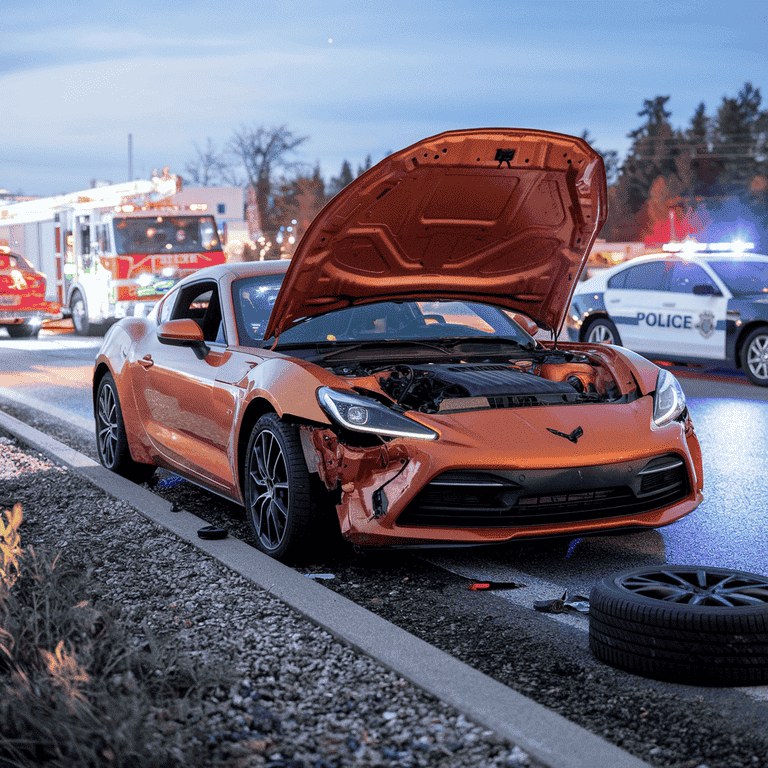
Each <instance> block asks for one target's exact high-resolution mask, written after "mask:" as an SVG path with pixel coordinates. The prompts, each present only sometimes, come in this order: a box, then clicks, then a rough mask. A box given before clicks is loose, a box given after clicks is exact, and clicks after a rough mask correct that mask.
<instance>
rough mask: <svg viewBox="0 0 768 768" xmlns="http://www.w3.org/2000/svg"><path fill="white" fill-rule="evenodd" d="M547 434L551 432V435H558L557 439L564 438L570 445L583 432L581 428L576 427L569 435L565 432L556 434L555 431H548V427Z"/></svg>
mask: <svg viewBox="0 0 768 768" xmlns="http://www.w3.org/2000/svg"><path fill="white" fill-rule="evenodd" d="M547 432H551V433H552V434H553V435H558V436H559V437H564V438H565V439H566V440H570V441H571V442H572V443H575V442H576V441H577V440H578V439H579V438H580V437H581V436H582V435H583V434H584V430H583V429H582V428H581V427H576V429H574V430H573V432H571V434H570V435H569V434H568V433H567V432H558V431H557V430H556V429H550V428H549V427H547Z"/></svg>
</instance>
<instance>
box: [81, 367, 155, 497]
mask: <svg viewBox="0 0 768 768" xmlns="http://www.w3.org/2000/svg"><path fill="white" fill-rule="evenodd" d="M96 450H97V452H98V454H99V461H100V462H101V463H102V464H103V465H104V466H105V467H106V468H107V469H110V470H112V471H113V472H115V473H116V474H118V475H122V476H123V477H125V478H127V479H128V480H132V481H133V482H134V483H145V482H147V480H149V479H150V478H151V477H152V475H154V474H155V470H156V469H157V467H156V466H155V465H154V464H139V462H137V461H134V460H133V459H132V458H131V450H130V448H129V447H128V437H127V436H126V432H125V422H124V421H123V412H122V409H121V408H120V399H119V398H118V395H117V386H116V384H115V380H114V378H112V374H111V373H105V374H104V376H103V378H102V379H101V381H100V382H99V388H98V390H97V393H96Z"/></svg>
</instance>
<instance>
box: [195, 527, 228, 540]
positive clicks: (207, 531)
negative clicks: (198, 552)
mask: <svg viewBox="0 0 768 768" xmlns="http://www.w3.org/2000/svg"><path fill="white" fill-rule="evenodd" d="M197 535H198V537H199V538H201V539H225V538H226V537H227V529H226V528H220V527H219V526H218V525H206V526H204V527H203V528H198V530H197Z"/></svg>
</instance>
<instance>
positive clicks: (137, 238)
mask: <svg viewBox="0 0 768 768" xmlns="http://www.w3.org/2000/svg"><path fill="white" fill-rule="evenodd" d="M114 228H115V249H116V250H117V253H120V254H130V253H189V252H191V251H199V252H200V251H202V252H205V251H218V250H221V244H220V243H219V235H218V232H217V230H216V222H215V221H214V220H213V216H146V217H143V216H142V217H132V218H128V217H126V218H115V220H114Z"/></svg>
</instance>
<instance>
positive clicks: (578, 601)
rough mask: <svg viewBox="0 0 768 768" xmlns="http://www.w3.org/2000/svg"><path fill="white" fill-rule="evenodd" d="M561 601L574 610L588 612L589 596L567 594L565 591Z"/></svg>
mask: <svg viewBox="0 0 768 768" xmlns="http://www.w3.org/2000/svg"><path fill="white" fill-rule="evenodd" d="M563 602H564V603H565V606H566V607H567V608H573V610H574V611H578V612H579V613H589V598H588V597H585V596H584V595H569V594H568V593H567V592H566V593H565V600H564V601H563Z"/></svg>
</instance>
